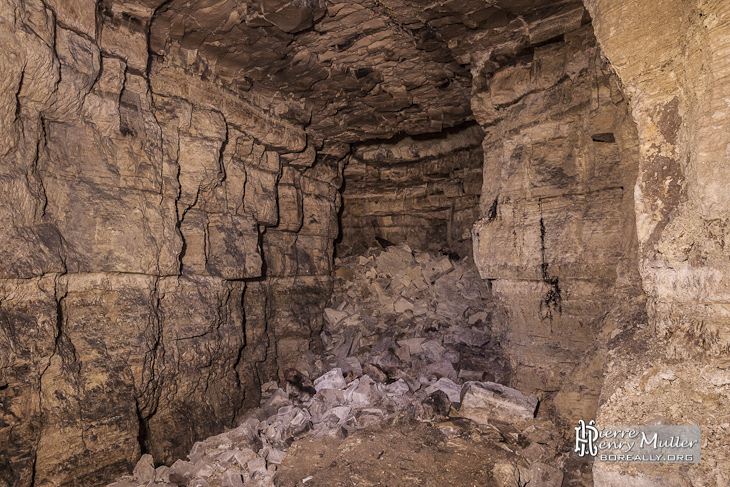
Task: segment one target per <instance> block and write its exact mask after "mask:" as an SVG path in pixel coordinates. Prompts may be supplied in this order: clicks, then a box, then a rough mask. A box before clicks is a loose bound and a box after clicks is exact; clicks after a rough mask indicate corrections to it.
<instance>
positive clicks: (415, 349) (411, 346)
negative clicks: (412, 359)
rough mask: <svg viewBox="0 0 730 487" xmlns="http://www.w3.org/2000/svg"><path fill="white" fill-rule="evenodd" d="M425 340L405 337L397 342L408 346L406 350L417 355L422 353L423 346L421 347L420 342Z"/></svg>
mask: <svg viewBox="0 0 730 487" xmlns="http://www.w3.org/2000/svg"><path fill="white" fill-rule="evenodd" d="M425 341H426V339H425V338H406V339H404V340H398V344H399V345H401V346H405V347H408V351H409V352H410V354H411V355H418V354H420V353H423V348H422V347H421V344H422V343H423V342H425Z"/></svg>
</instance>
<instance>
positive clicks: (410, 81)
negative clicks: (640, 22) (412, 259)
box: [108, 0, 589, 142]
mask: <svg viewBox="0 0 730 487" xmlns="http://www.w3.org/2000/svg"><path fill="white" fill-rule="evenodd" d="M108 11H109V13H110V14H111V15H112V16H115V17H117V18H123V21H128V22H135V21H137V20H138V19H139V20H141V21H140V26H141V28H144V27H145V26H146V24H147V23H148V22H149V24H150V25H149V29H150V51H151V52H152V53H154V54H156V55H157V56H153V62H161V61H160V59H165V62H171V61H170V60H171V59H175V60H176V61H175V62H177V63H182V64H183V65H186V66H188V67H189V66H195V68H194V70H197V72H198V73H199V74H200V75H202V76H211V77H215V78H216V79H218V80H220V82H221V83H223V84H224V85H225V86H227V87H229V88H231V89H233V90H235V91H237V92H239V93H240V94H241V95H242V96H244V97H247V98H249V99H252V98H254V99H257V100H272V99H274V100H276V99H278V100H280V101H285V103H279V105H280V106H284V105H286V106H287V108H286V109H281V108H279V109H277V112H278V114H279V115H282V116H284V117H285V118H290V119H294V120H295V121H297V122H300V123H302V122H303V123H304V124H305V125H307V126H308V132H309V133H310V134H311V135H312V136H314V137H315V139H319V140H322V139H325V138H330V139H334V140H337V141H340V142H355V141H358V140H364V139H370V138H378V137H390V136H392V135H393V134H395V133H399V132H405V133H409V134H418V133H429V132H438V131H441V130H442V129H443V128H447V127H452V126H455V125H458V124H460V123H463V122H464V121H466V120H469V119H470V118H471V108H470V101H469V100H470V93H471V90H472V76H473V75H476V74H481V75H482V76H484V75H485V74H486V75H488V74H490V73H491V72H493V71H495V70H496V69H498V68H499V66H500V65H501V64H505V63H510V62H515V60H516V59H518V58H520V57H521V56H524V55H529V53H530V47H531V46H535V45H540V44H543V43H546V42H547V41H551V40H555V39H556V38H558V37H559V36H561V35H562V34H563V33H564V32H566V31H568V30H571V29H574V28H575V27H577V26H579V25H580V24H581V23H584V22H586V21H588V20H589V18H588V16H587V14H586V13H585V11H584V9H583V5H582V3H581V2H579V1H574V0H572V1H571V0H569V1H565V0H562V1H561V0H451V1H443V0H436V1H433V0H348V1H342V0H334V1H332V0H295V1H285V0H168V1H165V2H162V1H161V0H136V2H135V3H133V2H132V1H130V0H127V1H126V2H125V1H124V0H121V1H120V0H117V2H116V3H113V4H111V5H110V6H108ZM147 19H151V20H150V21H148V20H147ZM269 103H271V102H269ZM258 104H261V103H260V102H259V103H258ZM273 104H276V103H273ZM292 107H295V108H292ZM296 107H298V108H296ZM268 108H270V107H268Z"/></svg>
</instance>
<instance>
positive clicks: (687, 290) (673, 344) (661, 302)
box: [585, 0, 730, 486]
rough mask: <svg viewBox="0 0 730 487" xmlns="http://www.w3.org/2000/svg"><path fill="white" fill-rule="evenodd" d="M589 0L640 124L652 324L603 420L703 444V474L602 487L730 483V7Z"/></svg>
mask: <svg viewBox="0 0 730 487" xmlns="http://www.w3.org/2000/svg"><path fill="white" fill-rule="evenodd" d="M585 3H586V5H587V7H588V9H589V11H590V13H591V15H592V16H593V18H594V23H595V26H596V37H597V38H598V40H599V43H600V45H601V48H602V50H603V52H605V54H606V56H607V58H608V59H609V60H610V62H611V65H612V66H613V68H614V69H615V71H616V74H617V75H618V77H619V78H620V79H621V82H622V84H623V86H624V87H625V91H626V93H627V94H628V96H629V98H630V100H631V108H632V114H633V117H634V119H635V120H636V123H637V126H638V134H639V140H640V153H641V159H640V164H639V175H638V181H637V185H636V206H635V209H636V221H637V235H638V241H639V246H640V264H639V265H640V271H641V277H642V282H643V286H644V289H645V290H646V292H647V295H648V297H649V301H648V306H647V309H648V312H649V317H650V322H649V325H650V326H649V327H647V328H646V329H640V330H637V331H636V335H637V336H636V337H635V339H633V340H627V341H624V342H620V343H618V344H616V346H615V350H614V351H613V353H612V355H613V357H614V358H613V359H612V360H611V363H610V373H609V374H608V376H607V378H606V384H605V386H604V390H603V392H602V403H603V405H602V406H601V408H600V410H599V416H598V418H599V420H600V421H602V422H603V423H605V424H608V423H612V422H613V423H616V422H617V418H621V421H622V424H629V423H631V422H632V421H634V422H636V421H640V420H653V421H655V422H657V421H658V422H660V423H666V424H699V425H701V427H702V438H703V443H702V463H701V464H700V465H690V466H684V467H681V468H680V467H672V468H669V467H665V466H662V468H661V470H660V469H659V468H657V467H655V466H651V465H639V466H632V467H630V468H627V467H625V468H616V467H611V466H610V465H605V464H603V465H597V466H596V467H595V468H594V473H595V478H596V485H601V486H608V485H611V486H613V485H626V484H627V483H632V484H633V485H698V484H701V485H726V484H727V483H728V482H729V481H730V474H729V473H728V472H730V464H729V462H728V459H727V455H726V453H727V439H726V438H727V425H728V422H730V414H729V413H728V411H727V408H725V407H724V406H720V405H721V404H727V401H728V399H729V398H730V397H729V394H730V390H729V387H728V386H729V385H730V372H729V371H728V366H727V356H728V351H729V350H730V331H729V330H730V328H729V327H728V312H727V310H728V303H729V302H730V299H729V297H730V295H729V294H728V287H727V283H728V282H730V280H729V279H728V277H729V276H730V267H729V264H728V262H729V260H728V255H729V251H728V249H727V248H726V244H725V243H726V242H727V239H728V228H729V227H728V221H730V200H728V198H730V192H729V191H728V180H729V178H728V176H729V174H728V171H730V169H729V168H730V166H729V165H728V157H729V156H728V142H729V140H728V138H729V137H730V135H729V134H730V132H729V131H728V122H729V119H728V117H729V116H730V112H728V110H727V100H728V96H729V95H730V84H728V82H727V75H728V71H729V69H730V64H729V62H730V61H728V59H729V58H728V50H729V49H730V45H729V44H728V39H730V5H728V4H727V3H726V2H719V1H711V2H683V1H674V0H663V1H660V2H646V1H640V2H635V3H634V4H632V5H631V6H630V7H629V6H628V5H622V4H620V3H617V2H606V1H602V0H587V1H586V2H585ZM636 344H641V345H642V346H641V347H640V348H638V349H637V346H636ZM668 479H671V480H668Z"/></svg>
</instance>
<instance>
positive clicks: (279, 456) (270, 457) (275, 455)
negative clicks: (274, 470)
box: [266, 449, 286, 465]
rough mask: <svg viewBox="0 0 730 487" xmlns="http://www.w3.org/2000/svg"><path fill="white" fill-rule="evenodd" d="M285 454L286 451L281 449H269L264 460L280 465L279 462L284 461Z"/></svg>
mask: <svg viewBox="0 0 730 487" xmlns="http://www.w3.org/2000/svg"><path fill="white" fill-rule="evenodd" d="M285 456H286V452H284V451H282V450H276V449H272V450H269V451H268V453H267V455H266V461H267V462H268V463H273V464H275V465H281V462H283V461H284V457H285Z"/></svg>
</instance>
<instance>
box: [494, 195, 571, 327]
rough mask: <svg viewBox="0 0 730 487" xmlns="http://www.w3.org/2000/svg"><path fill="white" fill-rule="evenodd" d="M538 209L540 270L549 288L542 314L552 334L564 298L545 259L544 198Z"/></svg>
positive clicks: (542, 305)
mask: <svg viewBox="0 0 730 487" xmlns="http://www.w3.org/2000/svg"><path fill="white" fill-rule="evenodd" d="M495 202H496V200H495ZM538 207H539V212H540V258H541V260H542V263H541V264H540V270H541V273H542V280H543V282H544V283H545V284H547V285H548V286H549V289H548V291H547V292H546V293H545V297H544V298H543V300H542V303H540V313H541V316H542V319H544V320H545V319H547V320H549V321H550V332H551V333H552V331H553V328H552V324H553V313H554V312H557V313H558V314H560V313H562V312H563V308H562V297H561V295H560V280H559V278H558V277H557V276H556V277H550V273H549V272H548V266H549V265H550V263H549V262H547V260H546V258H545V253H546V249H545V219H544V218H543V213H542V198H540V199H538Z"/></svg>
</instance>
